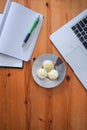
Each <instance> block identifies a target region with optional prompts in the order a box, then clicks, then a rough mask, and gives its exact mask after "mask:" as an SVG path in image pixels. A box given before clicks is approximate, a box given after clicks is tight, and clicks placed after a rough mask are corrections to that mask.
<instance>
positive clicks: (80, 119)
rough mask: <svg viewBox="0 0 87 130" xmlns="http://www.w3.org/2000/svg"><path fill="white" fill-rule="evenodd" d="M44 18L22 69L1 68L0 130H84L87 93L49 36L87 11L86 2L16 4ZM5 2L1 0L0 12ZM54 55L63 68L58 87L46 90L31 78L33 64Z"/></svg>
mask: <svg viewBox="0 0 87 130" xmlns="http://www.w3.org/2000/svg"><path fill="white" fill-rule="evenodd" d="M15 1H16V2H19V3H20V4H23V5H24V6H26V7H28V8H31V9H33V10H35V11H37V12H39V13H41V14H43V15H44V22H43V25H42V28H41V32H40V35H39V37H38V40H37V43H36V46H35V49H34V52H33V55H32V57H31V60H30V61H29V62H24V68H23V69H11V68H0V130H87V91H86V90H85V89H84V87H83V86H82V84H81V83H80V82H79V80H78V79H77V77H76V76H75V75H74V73H73V71H72V69H71V68H70V67H69V65H68V64H67V63H66V62H65V60H64V59H63V57H62V56H61V55H60V53H59V52H58V51H57V50H56V48H55V47H54V46H53V44H52V43H51V41H50V40H49V35H50V34H51V33H53V32H54V31H56V30H57V29H58V28H59V27H61V26H62V25H64V24H65V23H66V22H68V21H69V20H70V19H72V18H73V17H74V16H76V15H77V14H79V13H80V12H81V11H83V10H84V9H86V8H87V0H15ZM5 3H6V0H0V12H2V11H3V9H4V6H5ZM44 53H54V54H56V55H58V56H59V57H61V58H62V59H63V61H64V63H65V65H66V69H67V71H66V77H65V79H64V81H63V82H62V84H61V85H59V86H57V87H55V88H52V89H45V88H42V87H40V86H39V85H37V84H36V83H35V82H34V80H33V78H32V64H33V63H34V61H35V59H36V58H37V57H38V56H40V55H41V54H44Z"/></svg>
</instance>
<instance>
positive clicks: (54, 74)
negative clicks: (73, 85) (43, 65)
mask: <svg viewBox="0 0 87 130" xmlns="http://www.w3.org/2000/svg"><path fill="white" fill-rule="evenodd" d="M58 77H59V74H58V71H57V70H51V71H50V72H49V73H48V78H49V79H51V80H55V79H57V78H58Z"/></svg>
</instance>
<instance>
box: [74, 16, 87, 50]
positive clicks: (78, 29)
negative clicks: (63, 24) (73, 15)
mask: <svg viewBox="0 0 87 130" xmlns="http://www.w3.org/2000/svg"><path fill="white" fill-rule="evenodd" d="M72 30H73V31H74V33H75V34H76V36H77V37H78V38H79V40H80V41H81V43H82V44H83V45H84V47H85V48H86V49H87V16H86V17H85V18H83V19H82V20H80V21H79V22H78V23H76V24H75V25H74V26H73V27H72Z"/></svg>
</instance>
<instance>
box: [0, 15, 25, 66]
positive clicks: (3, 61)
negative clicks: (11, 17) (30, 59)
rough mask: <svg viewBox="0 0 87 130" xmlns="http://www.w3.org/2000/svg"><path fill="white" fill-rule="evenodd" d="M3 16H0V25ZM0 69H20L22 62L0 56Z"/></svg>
mask: <svg viewBox="0 0 87 130" xmlns="http://www.w3.org/2000/svg"><path fill="white" fill-rule="evenodd" d="M2 16H3V14H0V23H1V19H2ZM0 67H16V68H22V67H23V62H22V60H19V59H16V58H12V57H10V56H7V55H3V54H0Z"/></svg>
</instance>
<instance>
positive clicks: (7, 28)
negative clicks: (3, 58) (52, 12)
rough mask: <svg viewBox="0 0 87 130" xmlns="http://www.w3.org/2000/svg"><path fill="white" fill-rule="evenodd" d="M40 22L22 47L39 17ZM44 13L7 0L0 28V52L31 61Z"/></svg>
mask: <svg viewBox="0 0 87 130" xmlns="http://www.w3.org/2000/svg"><path fill="white" fill-rule="evenodd" d="M38 16H39V17H40V18H39V23H38V24H37V26H36V28H35V29H34V31H33V32H32V35H31V36H30V38H29V39H28V41H27V43H26V45H25V46H24V47H22V44H23V42H24V39H25V37H26V34H27V33H28V31H29V29H30V28H31V26H32V23H33V22H34V21H35V19H36V18H37V17H38ZM42 22H43V15H42V14H40V13H38V12H35V11H33V10H31V9H28V8H26V7H24V6H22V5H20V4H19V3H16V2H11V1H10V0H7V4H6V7H5V10H4V16H3V18H2V21H1V30H0V36H1V37H0V52H1V53H3V54H6V55H9V56H12V57H15V58H18V59H21V60H24V61H29V60H30V58H31V55H32V53H33V50H34V47H35V44H36V41H37V38H38V35H39V32H40V29H41V26H42Z"/></svg>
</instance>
